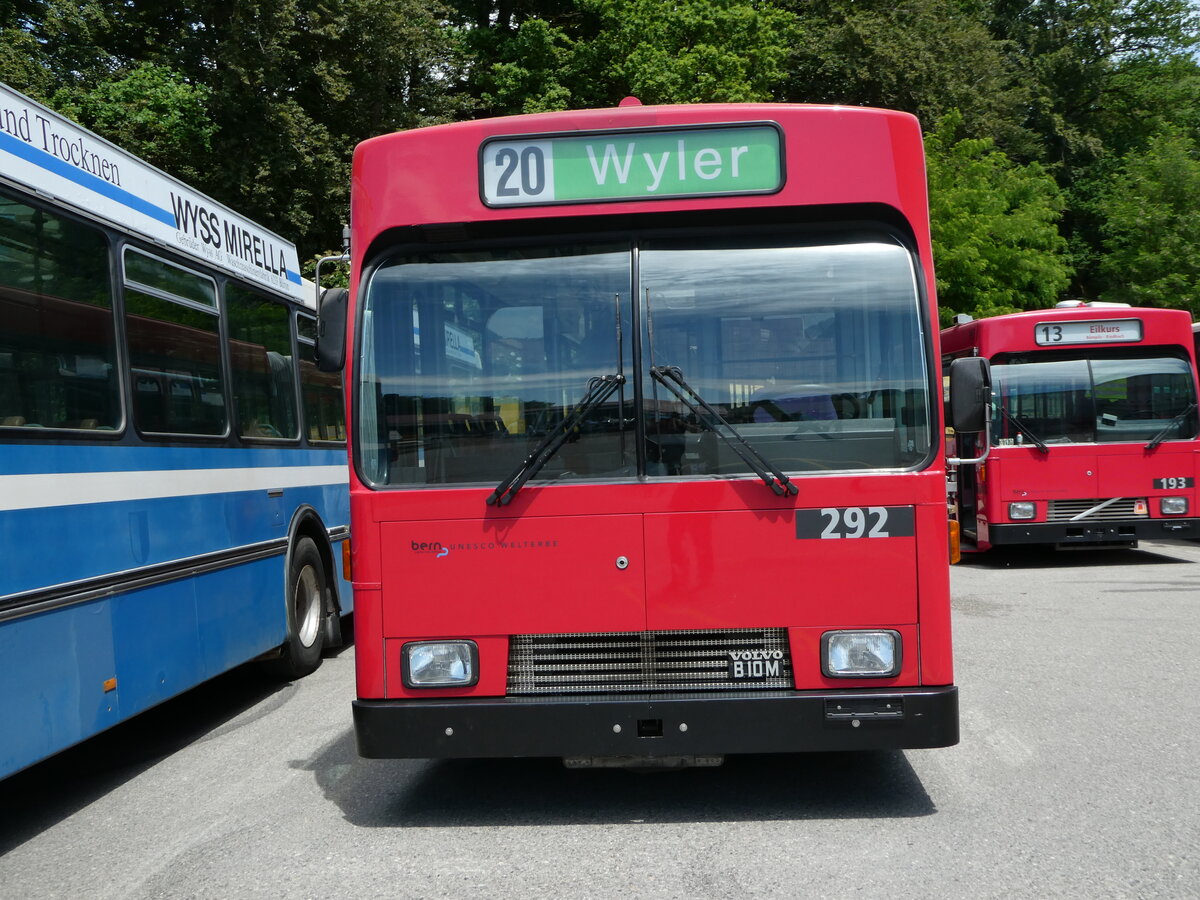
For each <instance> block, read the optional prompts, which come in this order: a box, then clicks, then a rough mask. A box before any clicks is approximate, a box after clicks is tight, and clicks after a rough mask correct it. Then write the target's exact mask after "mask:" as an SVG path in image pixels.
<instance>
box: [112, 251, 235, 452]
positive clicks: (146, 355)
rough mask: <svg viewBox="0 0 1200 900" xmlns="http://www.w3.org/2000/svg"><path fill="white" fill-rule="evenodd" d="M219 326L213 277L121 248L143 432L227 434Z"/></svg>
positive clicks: (135, 412)
mask: <svg viewBox="0 0 1200 900" xmlns="http://www.w3.org/2000/svg"><path fill="white" fill-rule="evenodd" d="M217 327H218V320H217V308H216V288H215V285H214V284H213V282H212V279H210V278H207V277H205V276H203V275H199V274H197V273H195V272H191V271H189V270H187V269H184V268H183V267H181V266H177V265H175V264H174V263H169V262H167V261H166V260H162V259H158V258H157V257H153V256H149V255H147V254H144V253H141V252H139V251H137V250H134V249H132V248H126V250H125V329H126V331H127V332H128V338H129V362H130V365H131V367H132V369H133V379H134V410H133V416H134V424H136V425H137V427H138V429H139V430H140V431H143V432H148V433H151V434H198V435H220V434H224V433H225V431H226V427H227V418H226V413H225V389H224V384H223V380H222V376H221V353H220V338H219V335H218V330H217Z"/></svg>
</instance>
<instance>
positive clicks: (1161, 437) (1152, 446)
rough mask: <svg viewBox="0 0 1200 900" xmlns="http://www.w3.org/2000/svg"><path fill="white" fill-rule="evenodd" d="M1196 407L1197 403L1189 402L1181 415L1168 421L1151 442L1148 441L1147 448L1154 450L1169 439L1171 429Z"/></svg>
mask: <svg viewBox="0 0 1200 900" xmlns="http://www.w3.org/2000/svg"><path fill="white" fill-rule="evenodd" d="M1195 408H1196V404H1195V403H1189V404H1188V406H1187V408H1186V409H1185V410H1184V411H1183V412H1181V413H1180V414H1179V415H1177V416H1176V417H1175V418H1173V419H1172V420H1171V421H1170V422H1168V423H1167V424H1166V425H1164V426H1163V427H1162V430H1161V431H1160V432H1159V433H1158V434H1156V435H1155V436H1154V437H1152V438H1151V439H1150V443H1148V444H1147V445H1146V449H1147V450H1153V449H1155V448H1156V447H1157V446H1158V445H1159V444H1161V443H1162V442H1163V441H1165V440H1166V439H1167V435H1168V434H1169V433H1170V432H1171V429H1172V428H1174V427H1175V426H1176V425H1177V424H1178V423H1180V422H1182V421H1183V420H1184V418H1186V417H1187V415H1188V414H1189V413H1190V412H1191V411H1192V410H1193V409H1195Z"/></svg>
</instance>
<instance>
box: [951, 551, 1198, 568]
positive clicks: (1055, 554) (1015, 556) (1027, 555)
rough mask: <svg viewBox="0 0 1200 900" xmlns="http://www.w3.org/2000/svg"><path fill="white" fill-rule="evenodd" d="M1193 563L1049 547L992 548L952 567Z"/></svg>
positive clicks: (1155, 554) (1155, 555)
mask: <svg viewBox="0 0 1200 900" xmlns="http://www.w3.org/2000/svg"><path fill="white" fill-rule="evenodd" d="M1192 564H1193V561H1192V560H1190V559H1185V558H1183V557H1180V556H1172V555H1171V554H1170V552H1169V551H1166V550H1160V549H1157V548H1156V549H1141V548H1138V549H1135V550H1131V549H1128V548H1124V547H1116V548H1114V547H1106V548H1100V549H1095V550H1091V549H1089V550H1083V549H1080V550H1076V549H1073V548H1072V549H1062V550H1056V549H1054V548H1052V547H1003V548H995V547H994V548H992V549H991V550H988V551H987V552H986V553H964V554H963V557H962V561H961V562H959V563H957V564H956V566H965V567H967V568H974V569H1072V568H1095V567H1097V566H1169V565H1184V566H1188V565H1192Z"/></svg>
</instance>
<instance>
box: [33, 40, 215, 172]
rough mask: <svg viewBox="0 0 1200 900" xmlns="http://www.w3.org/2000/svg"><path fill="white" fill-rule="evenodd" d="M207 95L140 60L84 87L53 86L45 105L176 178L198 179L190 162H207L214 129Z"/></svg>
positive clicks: (201, 88)
mask: <svg viewBox="0 0 1200 900" xmlns="http://www.w3.org/2000/svg"><path fill="white" fill-rule="evenodd" d="M210 96H211V91H210V90H209V89H208V88H207V87H206V86H204V85H199V84H192V83H190V82H188V81H187V80H186V79H184V78H183V76H182V75H180V74H179V73H177V72H173V71H171V70H170V69H167V68H165V67H163V66H159V65H156V64H154V63H140V64H138V65H136V66H134V67H133V68H131V69H128V70H118V71H117V72H115V73H113V76H112V77H111V78H108V79H105V80H102V81H100V82H98V83H96V84H94V85H93V86H92V87H90V88H87V89H84V88H82V87H79V86H75V85H72V86H70V87H62V88H59V89H58V91H56V92H55V94H54V96H53V97H52V98H51V100H50V105H51V106H52V107H53V108H54V109H55V110H57V111H58V112H59V113H61V114H62V115H64V116H68V117H70V118H72V119H74V120H76V121H77V122H86V123H87V124H88V126H89V127H90V128H92V129H94V130H96V131H97V132H99V133H101V134H106V135H109V136H112V138H113V140H114V141H115V143H117V144H119V145H120V146H121V147H122V148H124V149H125V150H128V151H129V152H130V153H134V154H137V155H138V156H141V157H142V158H143V159H146V160H152V161H153V162H154V163H155V165H157V166H160V167H161V168H163V169H165V170H168V171H170V172H171V173H172V174H174V175H175V176H176V177H178V178H181V179H183V180H184V181H188V182H199V181H203V180H205V178H204V176H205V175H206V174H207V173H206V172H205V171H203V170H197V169H196V168H195V165H196V163H197V162H199V163H201V164H203V163H205V162H207V161H208V159H209V156H210V153H211V150H212V139H213V134H214V133H215V131H216V126H215V125H214V124H213V123H212V121H211V120H210V119H209V116H208V109H207V104H208V101H209V99H210Z"/></svg>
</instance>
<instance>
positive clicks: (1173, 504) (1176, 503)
mask: <svg viewBox="0 0 1200 900" xmlns="http://www.w3.org/2000/svg"><path fill="white" fill-rule="evenodd" d="M1158 511H1159V512H1160V513H1162V514H1163V515H1164V516H1182V515H1183V514H1184V513H1186V512H1187V511H1188V501H1187V497H1159V498H1158Z"/></svg>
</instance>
